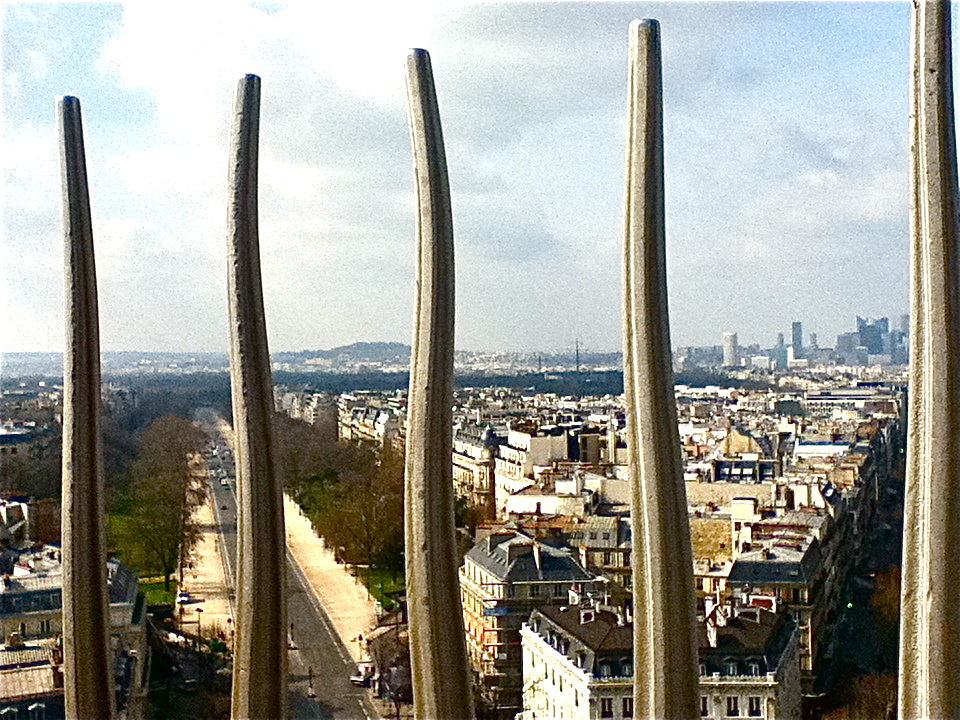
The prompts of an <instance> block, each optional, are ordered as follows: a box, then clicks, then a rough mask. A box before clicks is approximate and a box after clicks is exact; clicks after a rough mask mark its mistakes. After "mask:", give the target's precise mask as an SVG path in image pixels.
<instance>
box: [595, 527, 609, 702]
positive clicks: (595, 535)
mask: <svg viewBox="0 0 960 720" xmlns="http://www.w3.org/2000/svg"><path fill="white" fill-rule="evenodd" d="M590 539H591V540H596V539H597V534H596V533H595V532H592V533H590ZM611 702H612V701H611Z"/></svg>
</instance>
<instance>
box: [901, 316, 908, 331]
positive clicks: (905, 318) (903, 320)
mask: <svg viewBox="0 0 960 720" xmlns="http://www.w3.org/2000/svg"><path fill="white" fill-rule="evenodd" d="M900 332H902V333H904V334H905V335H909V334H910V316H909V315H901V316H900Z"/></svg>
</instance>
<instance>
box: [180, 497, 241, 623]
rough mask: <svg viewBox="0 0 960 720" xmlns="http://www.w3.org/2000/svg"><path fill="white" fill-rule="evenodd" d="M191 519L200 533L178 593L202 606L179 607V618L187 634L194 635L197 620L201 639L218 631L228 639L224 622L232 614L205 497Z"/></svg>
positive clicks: (217, 540) (217, 536)
mask: <svg viewBox="0 0 960 720" xmlns="http://www.w3.org/2000/svg"><path fill="white" fill-rule="evenodd" d="M194 517H195V518H196V519H197V521H198V522H199V523H200V527H201V528H202V529H203V533H202V535H201V536H200V542H199V543H198V544H197V547H196V549H195V550H194V553H193V557H192V562H193V567H192V568H188V569H187V570H185V571H184V573H183V587H182V588H181V590H186V591H187V592H189V593H190V595H191V596H192V597H193V598H197V599H199V598H202V599H203V602H197V603H188V604H186V605H183V616H182V617H183V619H184V620H185V621H186V622H185V624H184V627H185V628H186V629H187V630H188V631H190V632H196V631H197V625H196V620H197V618H198V617H199V618H200V625H199V627H200V632H201V633H202V635H203V637H210V634H211V633H213V632H215V631H217V630H219V631H221V632H223V633H224V637H226V638H229V637H230V625H231V623H228V622H227V618H232V617H233V612H232V610H231V607H230V591H229V589H228V587H227V583H226V581H225V579H224V574H223V563H222V561H221V557H220V533H219V531H218V529H217V523H216V520H215V519H214V514H213V505H212V501H211V497H210V495H209V493H208V495H207V500H206V502H204V504H203V505H201V506H200V507H199V508H197V510H196V512H195V513H194ZM198 610H202V612H198Z"/></svg>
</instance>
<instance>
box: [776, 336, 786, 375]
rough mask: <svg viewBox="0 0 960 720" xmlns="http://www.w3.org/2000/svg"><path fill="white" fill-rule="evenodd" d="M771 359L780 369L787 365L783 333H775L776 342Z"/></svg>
mask: <svg viewBox="0 0 960 720" xmlns="http://www.w3.org/2000/svg"><path fill="white" fill-rule="evenodd" d="M773 361H774V362H775V363H776V366H777V367H778V368H780V369H781V370H783V369H784V368H785V367H786V366H787V344H786V342H785V341H784V339H783V333H777V344H776V346H775V347H774V348H773Z"/></svg>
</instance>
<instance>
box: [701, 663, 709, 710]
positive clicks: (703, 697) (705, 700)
mask: <svg viewBox="0 0 960 720" xmlns="http://www.w3.org/2000/svg"><path fill="white" fill-rule="evenodd" d="M701 674H703V673H701ZM709 714H710V702H709V700H708V698H707V696H706V695H701V696H700V717H706V716H707V715H709Z"/></svg>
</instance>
